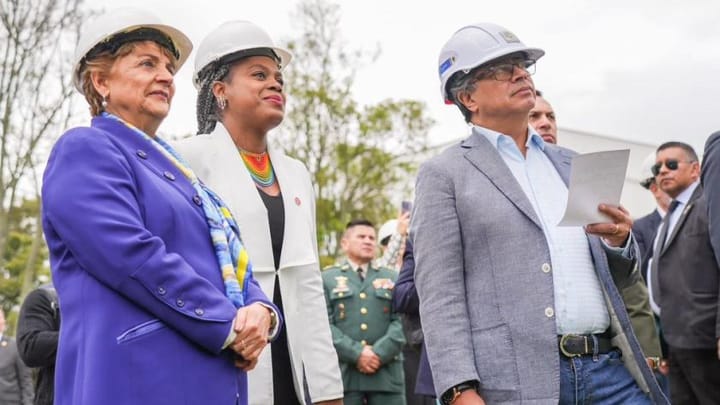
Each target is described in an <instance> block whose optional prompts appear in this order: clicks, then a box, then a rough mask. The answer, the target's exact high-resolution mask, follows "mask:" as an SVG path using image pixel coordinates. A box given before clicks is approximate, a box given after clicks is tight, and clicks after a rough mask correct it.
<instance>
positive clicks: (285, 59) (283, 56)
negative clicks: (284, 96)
mask: <svg viewBox="0 0 720 405" xmlns="http://www.w3.org/2000/svg"><path fill="white" fill-rule="evenodd" d="M250 49H267V50H270V51H272V52H273V53H275V55H277V57H278V58H279V59H280V60H278V61H277V62H278V64H279V65H280V70H281V71H282V70H284V69H285V67H286V66H287V65H288V64H290V61H291V60H292V58H293V56H292V54H291V53H290V52H289V51H288V50H286V49H284V48H280V47H277V46H267V45H260V46H257V47H251V46H248V47H246V48H244V49H240V50H237V51H235V52H230V53H227V54H225V55H218V56H217V57H216V58H215V59H214V60H213V61H211V62H209V63H207V64H205V66H203V67H202V69H200V70H198V71H196V72H195V74H194V75H193V85H194V86H195V89H197V90H200V75H201V73H202V72H203V71H205V69H207V68H208V66H211V65H212V64H214V63H216V62H218V61H220V62H222V63H223V64H225V63H235V62H237V61H239V60H242V59H245V58H249V57H251V56H264V55H263V54H260V53H252V52H250V53H245V52H246V51H248V50H250ZM232 55H238V57H236V58H233V57H232ZM228 57H229V58H228ZM226 58H227V59H226Z"/></svg>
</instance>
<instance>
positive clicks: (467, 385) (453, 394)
mask: <svg viewBox="0 0 720 405" xmlns="http://www.w3.org/2000/svg"><path fill="white" fill-rule="evenodd" d="M477 387H478V383H477V381H464V382H461V383H460V384H458V385H455V386H453V387H452V388H450V389H449V390H447V391H445V392H444V393H443V394H442V395H441V396H440V403H441V404H443V405H451V404H452V403H453V402H455V400H456V399H458V397H459V396H460V394H462V393H463V392H465V391H467V390H475V391H477Z"/></svg>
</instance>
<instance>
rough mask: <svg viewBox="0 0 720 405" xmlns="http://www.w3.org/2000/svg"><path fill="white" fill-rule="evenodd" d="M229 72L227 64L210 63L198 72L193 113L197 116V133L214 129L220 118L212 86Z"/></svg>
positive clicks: (223, 78)
mask: <svg viewBox="0 0 720 405" xmlns="http://www.w3.org/2000/svg"><path fill="white" fill-rule="evenodd" d="M228 72H230V65H229V64H227V63H226V64H222V65H217V64H212V65H210V66H208V67H206V68H205V69H203V70H202V71H201V72H200V73H199V74H198V82H199V83H200V90H198V96H197V104H196V109H195V115H196V117H197V124H198V131H197V133H198V134H209V133H211V132H212V131H213V130H215V125H216V124H217V122H218V121H222V119H221V110H220V107H218V103H217V100H215V95H214V94H213V92H212V87H213V84H215V82H218V81H225V79H226V78H227V76H228Z"/></svg>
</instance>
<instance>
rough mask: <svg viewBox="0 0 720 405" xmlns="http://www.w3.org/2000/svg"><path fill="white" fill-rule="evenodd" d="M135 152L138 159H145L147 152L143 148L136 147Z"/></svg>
mask: <svg viewBox="0 0 720 405" xmlns="http://www.w3.org/2000/svg"><path fill="white" fill-rule="evenodd" d="M136 153H137V155H138V157H139V158H140V159H147V152H145V151H144V150H142V149H138V150H137V152H136Z"/></svg>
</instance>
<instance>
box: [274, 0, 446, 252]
mask: <svg viewBox="0 0 720 405" xmlns="http://www.w3.org/2000/svg"><path fill="white" fill-rule="evenodd" d="M294 20H295V21H298V22H299V23H300V24H301V27H302V34H301V35H300V38H299V39H298V40H297V41H292V42H290V43H288V44H287V47H288V48H289V49H290V50H291V51H292V52H293V54H294V59H293V61H292V63H291V64H290V66H289V67H288V68H287V70H286V71H285V76H286V86H285V89H286V91H287V93H288V94H289V98H290V102H289V104H288V105H289V108H288V111H287V114H286V119H285V123H284V124H283V126H282V129H281V131H280V133H279V134H278V136H277V138H276V141H277V142H278V143H279V144H280V146H281V147H282V148H283V149H284V150H285V151H286V152H287V153H288V154H289V155H291V156H293V157H296V158H297V159H299V160H301V161H302V162H303V163H305V165H306V166H307V167H308V170H309V171H310V174H311V176H312V179H313V184H314V186H315V191H316V197H317V226H318V241H319V245H320V246H319V250H320V255H321V262H322V263H323V264H330V263H333V262H334V261H335V260H336V259H337V257H338V255H339V238H340V236H341V234H342V231H343V230H344V228H345V224H346V223H347V222H349V221H350V220H351V219H354V218H359V217H363V218H367V219H369V220H370V221H373V222H374V223H375V224H376V225H378V226H379V225H381V224H382V223H383V222H384V221H385V220H387V219H390V218H395V217H396V216H397V213H398V207H397V204H398V203H399V201H400V200H402V199H404V198H406V197H408V196H409V195H410V194H411V191H410V190H408V188H409V186H410V185H411V184H412V183H413V182H412V180H411V179H412V178H413V177H414V172H415V169H416V162H415V161H414V160H413V157H414V156H415V155H416V154H418V153H422V152H423V151H425V150H426V149H427V132H428V129H429V128H430V126H431V125H432V124H433V121H432V120H431V119H430V118H429V117H428V116H427V113H426V111H425V105H424V104H423V103H422V102H419V101H413V100H391V99H388V100H384V101H381V102H379V103H377V104H373V105H366V106H361V105H359V103H358V102H357V101H355V100H354V99H353V95H352V86H353V83H354V76H355V72H356V69H358V68H359V67H361V65H362V63H363V62H365V61H372V60H374V58H376V57H377V55H378V51H375V52H374V53H368V52H363V51H359V50H348V49H347V47H346V45H345V44H344V43H343V42H342V36H341V35H340V30H339V26H340V9H339V7H338V6H337V5H336V4H332V3H329V2H327V1H325V0H307V1H305V2H302V3H301V4H300V5H299V6H298V10H297V15H296V16H295V18H294Z"/></svg>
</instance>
